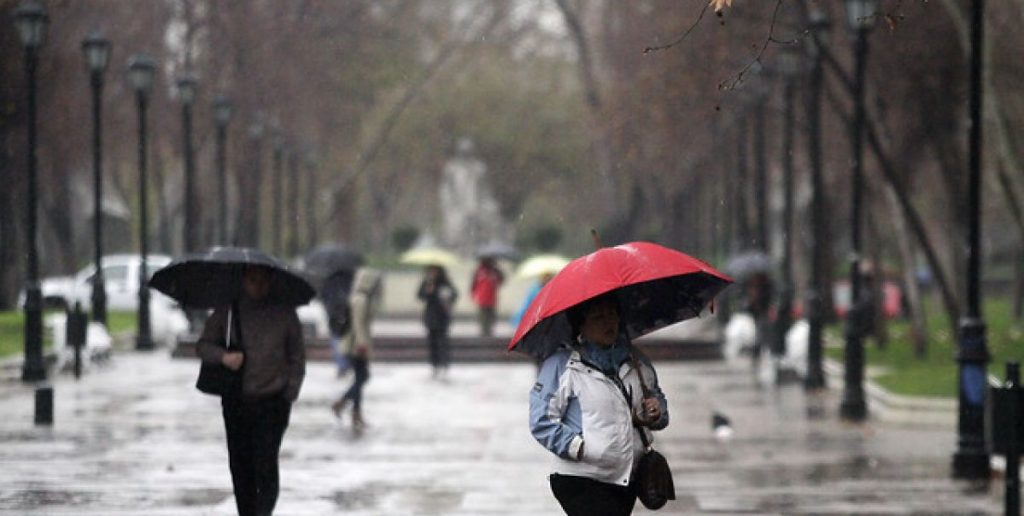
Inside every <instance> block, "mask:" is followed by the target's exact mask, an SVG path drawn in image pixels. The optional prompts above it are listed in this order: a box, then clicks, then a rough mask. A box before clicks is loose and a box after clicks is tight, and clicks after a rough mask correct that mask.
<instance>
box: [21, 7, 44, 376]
mask: <svg viewBox="0 0 1024 516" xmlns="http://www.w3.org/2000/svg"><path fill="white" fill-rule="evenodd" d="M48 22H49V19H48V18H47V16H46V10H45V9H44V8H43V5H42V4H41V3H39V2H38V1H35V0H27V1H24V2H22V3H21V4H19V5H18V7H17V8H15V10H14V24H15V26H16V27H17V30H18V36H19V37H20V39H21V43H22V44H23V45H24V46H25V79H26V80H25V83H26V85H27V90H28V91H27V99H26V100H27V103H26V104H27V106H26V114H27V120H28V123H27V124H26V125H27V129H28V130H27V133H28V145H27V150H28V156H27V159H26V164H27V175H28V180H27V181H26V187H27V188H26V192H25V196H26V211H27V214H26V215H27V216H26V225H27V228H26V232H25V233H26V234H25V238H26V246H25V247H26V248H27V253H26V254H27V256H26V258H27V260H26V267H25V308H24V310H25V360H24V362H22V370H21V379H22V381H25V382H38V381H42V380H45V379H46V368H45V367H44V365H43V296H42V291H41V290H40V288H39V254H38V248H37V246H36V222H37V210H36V197H37V195H38V192H37V186H38V179H37V177H36V165H37V161H36V136H37V132H36V68H37V63H38V54H37V51H38V49H39V47H40V46H42V44H43V42H44V41H45V40H46V27H47V24H48Z"/></svg>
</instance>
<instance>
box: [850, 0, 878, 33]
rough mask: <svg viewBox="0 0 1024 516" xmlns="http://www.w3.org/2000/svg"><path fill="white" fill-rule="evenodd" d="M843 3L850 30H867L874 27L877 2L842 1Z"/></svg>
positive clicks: (861, 0) (873, 0)
mask: <svg viewBox="0 0 1024 516" xmlns="http://www.w3.org/2000/svg"><path fill="white" fill-rule="evenodd" d="M844 3H845V4H846V23H847V25H848V26H849V27H850V30H854V31H856V30H868V29H871V28H872V27H874V26H875V16H876V14H877V12H878V0H844Z"/></svg>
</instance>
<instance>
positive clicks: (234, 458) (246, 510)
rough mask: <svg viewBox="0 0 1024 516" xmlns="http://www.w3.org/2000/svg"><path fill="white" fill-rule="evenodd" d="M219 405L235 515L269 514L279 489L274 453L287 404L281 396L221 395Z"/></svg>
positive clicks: (284, 424) (285, 422) (285, 420)
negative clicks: (243, 396)
mask: <svg viewBox="0 0 1024 516" xmlns="http://www.w3.org/2000/svg"><path fill="white" fill-rule="evenodd" d="M221 407H222V409H223V413H224V430H225V432H226V433H227V440H228V457H229V460H230V465H231V483H232V485H233V486H234V491H235V505H236V506H237V507H238V514H239V516H250V515H253V516H264V515H270V514H273V513H274V505H276V504H277V493H278V489H279V480H278V468H277V455H278V452H279V451H280V450H281V439H282V438H283V437H284V431H285V429H286V428H287V427H288V417H289V416H290V415H291V410H292V407H291V403H289V402H288V401H287V400H285V399H284V397H283V396H272V397H269V398H265V399H260V400H255V401H250V400H243V399H241V398H238V397H234V396H225V397H223V398H221Z"/></svg>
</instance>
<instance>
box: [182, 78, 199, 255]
mask: <svg viewBox="0 0 1024 516" xmlns="http://www.w3.org/2000/svg"><path fill="white" fill-rule="evenodd" d="M198 85H199V81H198V80H196V78H195V77H193V76H192V75H184V76H182V77H180V78H178V98H179V100H180V101H181V123H182V134H183V137H184V145H183V149H182V151H183V153H184V156H183V157H184V160H185V193H184V205H185V223H184V228H183V229H184V247H185V252H186V253H191V252H194V251H195V250H196V244H197V242H196V231H198V229H199V228H198V226H197V224H198V222H199V217H197V216H196V208H197V206H196V201H195V174H196V171H195V159H194V155H193V151H192V104H193V103H194V102H195V100H196V89H197V88H198Z"/></svg>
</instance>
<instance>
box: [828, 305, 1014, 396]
mask: <svg viewBox="0 0 1024 516" xmlns="http://www.w3.org/2000/svg"><path fill="white" fill-rule="evenodd" d="M983 311H984V313H983V317H984V320H985V324H986V325H987V326H988V331H987V333H986V336H987V338H988V349H989V353H990V354H991V355H992V360H991V362H989V366H988V371H989V373H990V374H992V375H995V376H996V377H997V378H1000V379H1002V378H1003V377H1005V374H1006V362H1007V361H1011V360H1016V361H1018V362H1021V361H1024V347H1022V346H1021V345H1020V344H1021V342H1022V341H1024V339H1022V338H1024V325H1022V323H1021V322H1016V321H1014V320H1013V316H1012V314H1011V313H1010V312H1011V303H1010V302H1009V301H1008V300H1004V299H991V300H988V301H986V302H985V305H984V310H983ZM927 321H928V334H929V339H928V356H927V357H926V358H924V359H918V358H915V357H914V353H913V350H912V349H911V344H910V339H909V338H908V334H909V327H910V325H909V323H908V322H906V321H902V320H896V321H892V322H891V323H890V324H889V345H888V346H887V347H886V348H885V349H879V348H878V346H877V345H875V342H874V340H872V339H870V338H869V339H868V340H867V341H866V342H865V350H866V351H867V362H868V364H869V365H872V366H881V367H884V368H886V369H887V370H888V372H887V373H884V374H882V375H881V376H879V377H877V378H875V381H876V382H877V383H878V384H879V385H881V386H882V387H884V388H886V389H889V390H890V391H892V392H894V393H897V394H905V395H912V396H938V397H948V398H954V397H956V395H957V362H956V360H955V358H954V356H955V349H956V346H955V340H956V335H954V334H951V333H950V329H949V324H948V323H947V322H946V318H945V316H944V314H943V313H942V311H941V310H940V309H939V307H938V306H937V305H934V304H933V305H930V306H929V307H928V319H927ZM829 334H830V336H831V337H832V338H833V339H834V341H838V342H842V340H843V339H842V337H841V335H842V327H841V326H839V325H836V326H832V327H830V328H829ZM826 354H827V355H828V356H829V357H830V358H832V359H834V360H838V361H840V362H842V359H843V350H842V348H841V347H833V348H829V349H827V350H826Z"/></svg>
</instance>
